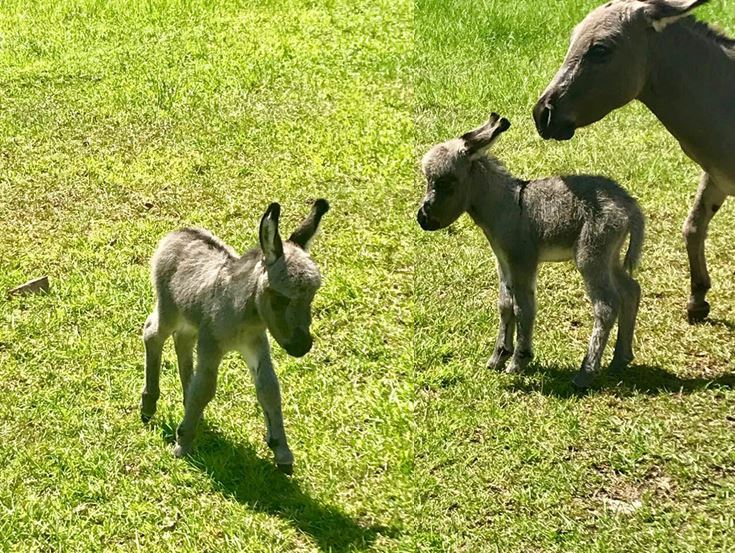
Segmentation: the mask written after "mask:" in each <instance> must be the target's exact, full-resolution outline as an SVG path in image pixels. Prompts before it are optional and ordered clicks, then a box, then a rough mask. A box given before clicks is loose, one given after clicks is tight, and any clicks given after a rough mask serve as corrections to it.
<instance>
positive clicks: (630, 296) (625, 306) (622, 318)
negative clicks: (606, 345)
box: [610, 267, 641, 370]
mask: <svg viewBox="0 0 735 553" xmlns="http://www.w3.org/2000/svg"><path fill="white" fill-rule="evenodd" d="M613 274H614V277H615V283H616V285H617V289H618V293H619V294H620V315H619V316H618V337H617V339H616V340H615V353H614V354H613V358H612V362H611V363H610V369H612V370H621V369H624V368H625V367H626V366H628V364H629V363H630V362H631V361H633V333H634V330H635V321H636V318H637V316H638V305H639V304H640V300H641V287H640V285H639V284H638V282H637V281H636V280H635V279H634V278H633V277H631V276H630V275H629V274H628V273H627V272H625V270H624V269H623V268H622V267H617V268H616V269H615V272H614V273H613Z"/></svg>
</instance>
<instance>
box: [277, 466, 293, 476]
mask: <svg viewBox="0 0 735 553" xmlns="http://www.w3.org/2000/svg"><path fill="white" fill-rule="evenodd" d="M276 468H277V469H278V472H282V473H283V474H285V475H287V476H291V475H292V474H293V463H288V464H287V463H276Z"/></svg>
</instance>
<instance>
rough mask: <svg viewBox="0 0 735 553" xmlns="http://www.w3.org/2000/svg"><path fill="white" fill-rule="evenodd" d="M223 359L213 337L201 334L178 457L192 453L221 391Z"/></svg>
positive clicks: (178, 441)
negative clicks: (204, 415) (202, 421)
mask: <svg viewBox="0 0 735 553" xmlns="http://www.w3.org/2000/svg"><path fill="white" fill-rule="evenodd" d="M222 356H223V352H222V350H221V349H220V348H219V346H218V345H217V343H216V341H215V340H214V339H212V338H211V337H210V336H209V335H207V334H202V333H200V334H199V339H198V341H197V367H196V371H195V372H194V375H193V377H192V379H191V382H190V383H189V388H188V390H187V393H186V405H185V408H184V420H182V421H181V424H180V425H179V427H178V428H177V429H176V446H175V447H174V455H175V456H176V457H184V456H185V455H187V454H188V453H189V451H191V446H192V443H193V441H194V433H195V432H196V427H197V424H199V420H200V419H201V418H202V413H203V412H204V408H205V407H206V406H207V404H208V403H209V402H210V401H211V400H212V398H213V397H214V393H215V391H216V390H217V371H218V369H219V364H220V362H221V361H222Z"/></svg>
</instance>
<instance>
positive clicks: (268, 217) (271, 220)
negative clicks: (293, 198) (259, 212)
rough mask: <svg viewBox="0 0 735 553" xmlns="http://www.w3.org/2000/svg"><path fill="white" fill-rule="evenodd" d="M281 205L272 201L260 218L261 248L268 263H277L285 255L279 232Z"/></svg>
mask: <svg viewBox="0 0 735 553" xmlns="http://www.w3.org/2000/svg"><path fill="white" fill-rule="evenodd" d="M280 216H281V206H280V205H278V204H277V203H272V204H271V205H269V206H268V209H266V210H265V213H264V214H263V217H262V218H261V219H260V249H262V250H263V255H264V256H265V262H266V264H267V265H271V264H273V263H275V262H276V261H277V260H278V259H279V258H280V257H281V256H282V255H283V242H281V235H280V234H278V218H279V217H280Z"/></svg>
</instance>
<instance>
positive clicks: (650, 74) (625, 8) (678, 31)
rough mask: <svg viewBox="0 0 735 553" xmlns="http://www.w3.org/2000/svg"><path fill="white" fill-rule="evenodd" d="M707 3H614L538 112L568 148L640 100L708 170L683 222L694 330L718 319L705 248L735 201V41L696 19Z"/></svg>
mask: <svg viewBox="0 0 735 553" xmlns="http://www.w3.org/2000/svg"><path fill="white" fill-rule="evenodd" d="M707 1H708V0H613V1H612V2H608V3H607V4H605V5H604V6H600V7H599V8H597V9H595V10H594V11H592V12H590V13H589V15H587V17H586V18H585V19H584V20H583V21H582V22H581V23H580V24H579V25H578V26H577V27H576V28H575V29H574V32H573V33H572V39H571V45H570V47H569V51H568V52H567V55H566V58H565V60H564V63H563V65H562V66H561V68H560V69H559V71H558V73H557V74H556V76H555V77H554V79H553V80H552V81H551V83H550V84H549V86H548V87H547V88H546V90H545V91H544V93H543V94H542V96H541V98H540V99H539V101H538V103H537V104H536V106H535V107H534V109H533V117H534V119H535V121H536V128H537V129H538V132H539V134H540V135H541V136H542V137H543V138H545V139H548V138H554V139H557V140H569V139H570V138H572V137H573V136H574V131H575V129H577V128H579V127H584V126H586V125H590V124H592V123H594V122H595V121H599V120H600V119H602V118H603V117H604V116H605V115H607V114H608V113H609V112H610V111H612V110H614V109H617V108H619V107H621V106H623V105H625V104H627V103H628V102H630V101H631V100H633V99H638V100H640V101H641V102H643V103H644V104H645V105H646V106H648V108H649V109H650V110H651V111H652V112H653V113H654V114H655V115H656V117H658V118H659V120H660V121H661V122H662V123H663V124H664V126H665V127H666V128H667V129H668V130H669V132H670V133H671V134H673V135H674V137H676V139H677V140H678V141H679V144H680V145H681V147H682V149H683V150H684V152H685V153H686V154H687V155H688V156H689V157H690V158H692V159H693V160H694V161H696V162H697V163H698V164H699V165H700V166H701V167H702V169H703V170H704V174H703V175H702V178H701V180H700V183H699V188H698V190H697V195H696V198H695V200H694V205H693V206H692V208H691V211H690V212H689V216H688V217H687V220H686V222H685V223H684V230H683V231H684V239H685V240H686V246H687V253H688V255H689V269H690V275H691V296H690V298H689V303H688V305H687V312H688V316H689V322H690V323H694V322H699V321H702V320H703V319H705V318H706V317H707V315H708V314H709V304H708V303H707V302H706V301H705V295H706V294H707V291H708V290H709V288H710V278H709V274H708V273H707V265H706V262H705V258H704V239H705V236H706V234H707V226H708V225H709V222H710V220H711V219H712V216H713V215H714V214H715V213H716V212H717V210H718V209H719V208H720V206H721V205H722V202H723V201H724V200H725V198H726V197H727V196H730V195H733V194H735V40H733V39H731V38H728V37H726V36H724V35H722V34H721V33H719V32H717V31H715V30H714V29H712V28H711V27H709V26H708V25H706V24H704V23H701V22H699V21H696V20H694V19H693V18H691V17H687V16H688V14H689V12H690V11H691V10H692V9H694V8H696V7H697V6H700V5H702V4H705V3H706V2H707Z"/></svg>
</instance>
